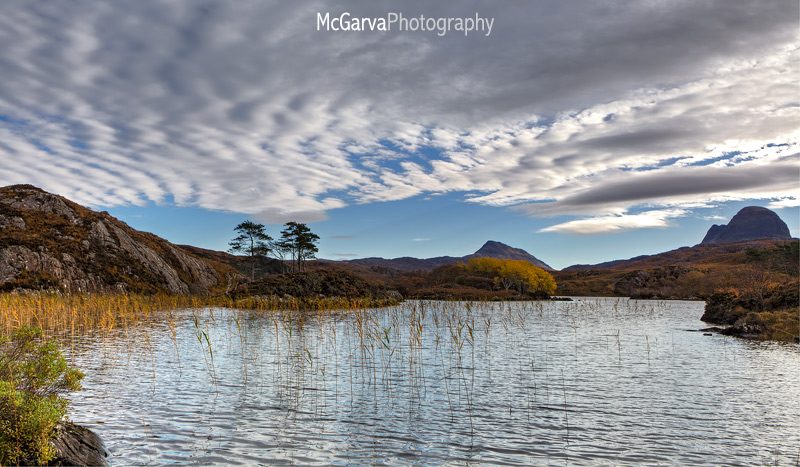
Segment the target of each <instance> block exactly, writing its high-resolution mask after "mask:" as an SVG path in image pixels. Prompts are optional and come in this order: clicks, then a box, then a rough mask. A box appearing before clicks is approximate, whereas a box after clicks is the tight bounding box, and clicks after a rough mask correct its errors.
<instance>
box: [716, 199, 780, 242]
mask: <svg viewBox="0 0 800 467" xmlns="http://www.w3.org/2000/svg"><path fill="white" fill-rule="evenodd" d="M791 238H792V236H791V234H790V233H789V227H788V226H787V225H786V223H785V222H783V220H782V219H781V218H780V217H779V216H778V215H777V214H776V213H775V212H774V211H771V210H769V209H767V208H762V207H760V206H748V207H746V208H743V209H742V210H741V211H739V212H738V213H736V215H735V216H733V218H732V219H731V221H730V222H729V223H728V224H726V225H725V224H723V225H716V224H714V225H712V226H711V228H710V229H708V232H707V233H706V236H705V237H704V238H703V241H702V242H700V243H701V244H708V243H725V242H741V241H747V240H761V239H774V240H789V239H791Z"/></svg>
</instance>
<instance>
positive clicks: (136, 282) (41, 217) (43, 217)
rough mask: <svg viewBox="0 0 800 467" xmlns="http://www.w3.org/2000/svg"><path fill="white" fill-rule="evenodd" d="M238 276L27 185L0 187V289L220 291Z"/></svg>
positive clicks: (99, 214)
mask: <svg viewBox="0 0 800 467" xmlns="http://www.w3.org/2000/svg"><path fill="white" fill-rule="evenodd" d="M240 278H241V276H240V275H239V274H238V273H237V272H236V271H235V270H233V269H232V268H230V267H228V266H226V265H223V264H220V263H217V262H213V261H206V260H203V259H200V258H198V257H196V256H194V255H191V254H188V253H186V252H185V251H183V250H181V249H180V248H178V247H176V246H175V245H173V244H171V243H169V242H168V241H166V240H164V239H162V238H159V237H157V236H155V235H153V234H150V233H146V232H139V231H137V230H134V229H132V228H131V227H129V226H128V225H127V224H125V223H124V222H121V221H119V220H118V219H115V218H114V217H112V216H111V215H110V214H108V213H106V212H100V213H98V212H95V211H92V210H90V209H87V208H85V207H83V206H80V205H78V204H76V203H73V202H72V201H69V200H67V199H66V198H63V197H61V196H58V195H54V194H51V193H47V192H45V191H43V190H41V189H39V188H36V187H34V186H31V185H14V186H8V187H3V188H0V290H14V289H42V288H59V289H62V290H64V291H67V292H77V293H81V292H100V291H130V292H144V293H152V292H168V293H176V294H188V293H206V292H225V291H227V290H228V289H230V288H232V287H233V286H234V285H235V284H236V283H237V281H239V280H240Z"/></svg>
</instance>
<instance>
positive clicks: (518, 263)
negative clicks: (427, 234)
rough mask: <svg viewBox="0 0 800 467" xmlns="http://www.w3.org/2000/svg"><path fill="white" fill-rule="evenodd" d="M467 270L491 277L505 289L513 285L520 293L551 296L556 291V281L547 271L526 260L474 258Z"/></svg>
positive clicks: (468, 264)
mask: <svg viewBox="0 0 800 467" xmlns="http://www.w3.org/2000/svg"><path fill="white" fill-rule="evenodd" d="M466 267H467V271H469V272H470V273H472V274H476V275H479V276H483V277H487V278H491V279H492V280H493V281H494V283H495V284H497V285H500V286H502V287H503V288H504V289H505V290H509V289H511V288H512V287H513V288H515V289H516V290H517V292H519V293H520V294H528V295H532V296H536V297H546V296H550V295H552V294H553V293H555V291H556V282H555V280H554V279H553V276H552V275H550V273H548V272H547V271H545V270H543V269H541V268H539V267H536V266H534V265H533V264H531V263H530V262H528V261H525V260H513V259H497V258H472V259H470V260H469V262H468V263H467V266H466Z"/></svg>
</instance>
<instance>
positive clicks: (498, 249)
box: [340, 240, 553, 272]
mask: <svg viewBox="0 0 800 467" xmlns="http://www.w3.org/2000/svg"><path fill="white" fill-rule="evenodd" d="M472 258H497V259H521V260H525V261H529V262H531V263H533V265H534V266H537V267H540V268H542V269H544V270H545V271H552V270H553V268H551V267H550V266H548V265H547V264H545V263H544V262H543V261H541V260H539V259H538V258H536V257H535V256H533V255H532V254H530V253H528V252H527V251H525V250H522V249H520V248H513V247H510V246H508V245H506V244H504V243H500V242H495V241H492V240H489V241H488V242H486V243H484V245H483V246H482V247H481V248H480V249H478V251H476V252H475V253H472V254H470V255H466V256H458V257H456V256H437V257H435V258H425V259H421V258H411V257H402V258H394V259H384V258H362V259H353V260H349V261H340V263H347V264H352V265H356V266H361V267H364V268H371V269H374V268H382V269H394V270H398V271H405V272H411V271H432V270H434V269H436V268H438V267H439V266H444V265H447V264H457V263H459V262H462V263H466V262H467V261H469V260H470V259H472Z"/></svg>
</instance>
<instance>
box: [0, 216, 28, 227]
mask: <svg viewBox="0 0 800 467" xmlns="http://www.w3.org/2000/svg"><path fill="white" fill-rule="evenodd" d="M9 227H11V228H15V229H19V230H25V219H23V218H21V217H17V216H13V217H10V216H4V215H2V214H0V229H7V228H9Z"/></svg>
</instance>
